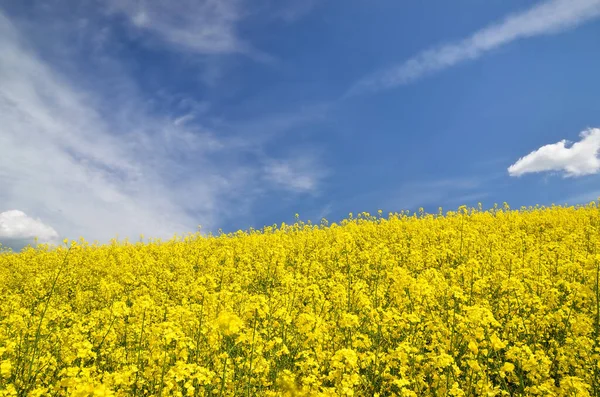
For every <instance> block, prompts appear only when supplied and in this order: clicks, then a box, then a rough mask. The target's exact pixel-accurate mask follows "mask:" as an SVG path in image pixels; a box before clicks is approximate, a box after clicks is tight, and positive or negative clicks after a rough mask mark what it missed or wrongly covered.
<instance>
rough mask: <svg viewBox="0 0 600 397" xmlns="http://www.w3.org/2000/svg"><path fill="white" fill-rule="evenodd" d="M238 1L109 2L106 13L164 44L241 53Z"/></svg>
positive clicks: (209, 52)
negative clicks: (237, 24) (115, 15)
mask: <svg viewBox="0 0 600 397" xmlns="http://www.w3.org/2000/svg"><path fill="white" fill-rule="evenodd" d="M239 3H240V1H238V0H183V1H177V3H176V4H175V3H171V2H168V1H162V0H109V1H108V5H109V10H110V11H112V12H114V13H118V14H121V15H124V16H125V17H126V18H127V20H128V21H129V22H130V24H131V26H132V27H134V28H137V29H141V30H143V31H146V32H148V33H150V34H152V35H153V36H155V37H156V38H157V39H159V40H161V41H163V42H164V43H165V44H168V45H172V46H176V47H178V48H181V49H184V50H189V51H192V52H197V53H205V54H214V53H232V52H244V51H245V50H247V45H245V44H244V43H242V42H241V41H240V40H239V39H238V37H237V34H236V22H237V21H238V20H240V18H241V17H242V15H241V11H240V7H239Z"/></svg>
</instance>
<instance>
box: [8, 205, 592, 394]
mask: <svg viewBox="0 0 600 397" xmlns="http://www.w3.org/2000/svg"><path fill="white" fill-rule="evenodd" d="M599 269H600V208H598V206H597V204H596V203H590V204H589V205H586V206H580V207H560V206H552V207H535V208H531V207H530V208H521V209H520V210H511V209H510V208H509V207H508V205H506V204H505V205H504V206H501V207H498V206H496V207H495V208H493V209H491V210H487V211H483V210H482V209H481V207H479V208H466V207H464V206H463V207H461V208H459V209H458V211H454V212H448V213H446V214H442V212H441V210H440V214H436V215H431V214H425V213H423V212H422V211H420V212H418V213H416V214H409V213H407V212H401V213H395V214H389V215H388V216H383V215H382V214H381V212H380V213H379V214H377V215H374V216H373V215H370V214H367V213H363V214H360V215H359V216H352V215H350V216H349V217H348V218H347V219H345V220H344V221H342V222H340V223H338V224H334V223H332V224H328V223H327V222H326V221H322V222H321V223H320V224H311V223H310V222H307V223H304V222H301V221H299V220H298V221H297V222H296V223H295V224H293V225H285V224H284V225H278V226H272V227H266V228H264V229H263V230H259V231H257V230H250V231H248V232H237V233H234V234H223V235H218V236H201V235H198V234H197V235H189V236H185V237H179V238H174V239H172V240H171V241H162V242H161V241H150V242H147V243H128V242H117V241H113V242H112V243H111V244H108V245H94V244H88V243H86V242H84V241H78V242H74V241H72V242H67V243H66V244H65V245H64V246H61V247H53V248H51V247H47V246H41V247H38V248H35V249H34V248H29V249H26V250H25V251H23V252H21V253H18V254H17V253H8V252H7V253H2V254H0V297H1V300H0V396H130V395H133V396H145V395H155V396H171V395H175V396H509V395H511V396H526V395H527V396H529V395H531V396H533V395H539V396H589V395H596V396H597V395H600V394H599V393H600V364H599V363H600V334H599V333H600V332H599V331H600V294H599V288H598V282H599Z"/></svg>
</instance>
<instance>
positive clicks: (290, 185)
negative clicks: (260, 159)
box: [264, 157, 325, 193]
mask: <svg viewBox="0 0 600 397" xmlns="http://www.w3.org/2000/svg"><path fill="white" fill-rule="evenodd" d="M264 175H265V178H266V179H267V180H268V181H270V182H272V183H274V184H276V185H278V186H279V187H281V188H283V189H285V190H289V191H292V192H299V193H306V192H308V193H314V192H315V191H316V190H317V186H318V184H319V182H320V179H321V178H323V177H324V175H325V174H324V170H323V169H321V168H320V167H318V166H317V165H316V163H315V161H314V159H313V158H310V157H297V158H291V159H286V160H270V161H268V162H267V163H266V164H265V166H264Z"/></svg>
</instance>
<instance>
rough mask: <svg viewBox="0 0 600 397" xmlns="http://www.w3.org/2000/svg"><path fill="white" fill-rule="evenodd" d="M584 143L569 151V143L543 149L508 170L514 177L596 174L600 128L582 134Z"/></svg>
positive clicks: (573, 146) (547, 146)
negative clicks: (550, 173)
mask: <svg viewBox="0 0 600 397" xmlns="http://www.w3.org/2000/svg"><path fill="white" fill-rule="evenodd" d="M580 137H581V140H580V141H579V142H575V143H574V144H573V145H572V146H570V147H567V145H568V144H569V142H568V141H566V140H564V139H563V140H562V141H560V142H557V143H553V144H549V145H545V146H542V147H541V148H539V149H537V150H534V151H533V152H531V153H529V154H528V155H527V156H525V157H521V158H520V159H519V160H517V162H515V163H514V164H513V165H511V166H510V167H508V173H509V174H510V175H511V176H520V175H523V174H527V173H534V172H549V171H554V172H563V173H564V176H565V177H576V176H583V175H590V174H596V173H598V172H599V171H600V159H599V158H598V150H600V128H591V129H588V130H585V131H583V132H581V134H580Z"/></svg>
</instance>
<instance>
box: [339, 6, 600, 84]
mask: <svg viewBox="0 0 600 397" xmlns="http://www.w3.org/2000/svg"><path fill="white" fill-rule="evenodd" d="M598 16H600V0H549V1H544V2H541V3H539V4H537V5H535V6H533V7H532V8H530V9H528V10H525V11H522V12H519V13H515V14H512V15H509V16H508V17H506V18H505V19H504V20H502V21H501V22H499V23H495V24H492V25H490V26H487V27H485V28H483V29H481V30H479V31H477V32H475V33H473V34H472V35H471V36H469V37H467V38H466V39H463V40H460V41H458V42H452V43H449V44H445V45H442V46H441V47H437V48H433V49H429V50H426V51H423V52H421V53H420V54H418V55H416V56H415V57H413V58H411V59H409V60H407V61H405V62H403V63H401V64H400V65H397V66H395V67H392V68H390V69H388V70H384V71H382V72H379V73H375V74H374V75H371V76H368V77H367V78H365V79H363V80H361V81H359V82H358V83H357V84H356V85H355V86H354V87H352V89H351V90H350V91H349V95H350V94H356V93H359V92H364V91H377V90H382V89H388V88H392V87H396V86H399V85H403V84H408V83H410V82H413V81H415V80H417V79H419V78H421V77H423V76H425V75H428V74H431V73H434V72H437V71H440V70H443V69H446V68H449V67H451V66H454V65H456V64H459V63H461V62H465V61H469V60H474V59H477V58H479V57H480V56H482V55H483V54H485V53H486V52H488V51H491V50H493V49H495V48H498V47H500V46H502V45H505V44H508V43H510V42H513V41H515V40H518V39H523V38H528V37H534V36H539V35H544V34H552V33H558V32H561V31H564V30H566V29H569V28H574V27H576V26H578V25H580V24H582V23H584V22H587V21H590V20H592V19H594V18H597V17H598Z"/></svg>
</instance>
